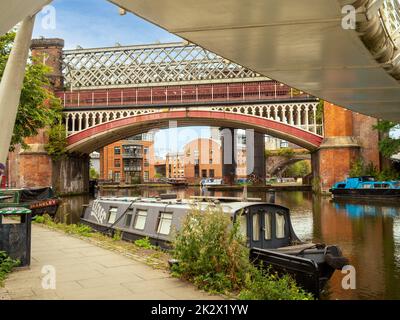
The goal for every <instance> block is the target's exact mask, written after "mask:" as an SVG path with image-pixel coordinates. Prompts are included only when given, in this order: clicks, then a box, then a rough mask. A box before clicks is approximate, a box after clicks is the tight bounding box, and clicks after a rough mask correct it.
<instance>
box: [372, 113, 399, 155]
mask: <svg viewBox="0 0 400 320" xmlns="http://www.w3.org/2000/svg"><path fill="white" fill-rule="evenodd" d="M398 128H399V124H398V123H395V122H392V121H386V120H380V121H378V124H377V125H375V126H374V129H375V130H378V131H379V132H380V133H381V135H382V138H381V140H380V141H379V151H380V152H381V153H382V155H383V156H384V157H386V158H391V157H392V156H393V155H395V154H397V153H399V152H400V139H395V138H392V137H391V136H390V133H391V131H392V130H394V129H398Z"/></svg>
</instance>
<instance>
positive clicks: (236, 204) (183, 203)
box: [97, 196, 286, 213]
mask: <svg viewBox="0 0 400 320" xmlns="http://www.w3.org/2000/svg"><path fill="white" fill-rule="evenodd" d="M97 200H100V201H107V202H117V203H126V202H132V204H141V205H149V206H168V208H170V209H172V208H174V207H175V208H182V207H186V208H190V207H191V206H192V205H194V204H197V205H201V206H202V207H208V206H210V205H216V204H218V205H220V206H221V207H222V208H223V210H224V211H231V212H232V213H234V212H237V211H238V210H241V209H244V208H247V207H250V206H254V205H260V204H269V205H271V206H274V207H281V208H284V209H286V208H285V207H283V206H280V205H277V204H274V203H267V202H250V201H232V202H219V201H215V200H214V201H198V200H196V199H160V198H143V197H109V196H107V197H99V198H98V199H97Z"/></svg>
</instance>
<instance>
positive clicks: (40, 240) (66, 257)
mask: <svg viewBox="0 0 400 320" xmlns="http://www.w3.org/2000/svg"><path fill="white" fill-rule="evenodd" d="M53 271H55V277H52V275H53ZM42 272H43V273H42ZM54 279H55V281H53V280H54ZM2 299H17V300H26V299H29V300H52V299H71V300H92V299H101V300H115V299H121V300H122V299H123V300H126V299H129V300H180V299H185V300H186V299H193V300H203V299H204V300H206V299H207V300H208V299H222V298H221V297H220V296H215V295H209V294H207V293H205V292H202V291H200V290H198V289H197V288H195V287H194V286H193V285H191V284H189V283H187V282H185V281H182V280H180V279H176V278H173V277H171V276H170V274H169V273H168V272H166V271H165V270H157V269H153V268H151V267H150V266H148V265H146V264H145V263H143V262H141V261H136V260H134V259H131V258H128V257H126V256H124V255H121V254H118V253H116V252H113V251H110V250H107V249H104V248H100V247H98V246H96V245H94V244H92V243H88V242H86V241H84V240H81V239H77V238H75V237H72V236H69V235H67V234H64V233H62V232H58V231H54V230H49V229H47V228H45V227H41V226H38V225H33V226H32V259H31V266H30V268H25V269H21V270H18V271H15V272H13V273H11V274H10V275H9V277H8V278H7V280H6V281H5V286H4V287H3V288H0V300H2Z"/></svg>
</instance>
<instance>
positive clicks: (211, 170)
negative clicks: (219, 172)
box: [210, 169, 215, 178]
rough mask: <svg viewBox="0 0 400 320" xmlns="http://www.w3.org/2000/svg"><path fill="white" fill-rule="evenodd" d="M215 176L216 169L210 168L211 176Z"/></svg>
mask: <svg viewBox="0 0 400 320" xmlns="http://www.w3.org/2000/svg"><path fill="white" fill-rule="evenodd" d="M214 177H215V173H214V169H210V178H214Z"/></svg>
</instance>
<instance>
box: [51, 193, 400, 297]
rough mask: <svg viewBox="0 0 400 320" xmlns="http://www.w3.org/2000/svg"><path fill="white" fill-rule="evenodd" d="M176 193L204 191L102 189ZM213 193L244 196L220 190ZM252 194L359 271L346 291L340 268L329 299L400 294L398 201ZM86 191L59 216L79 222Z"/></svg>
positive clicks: (181, 195) (305, 236) (331, 283)
mask: <svg viewBox="0 0 400 320" xmlns="http://www.w3.org/2000/svg"><path fill="white" fill-rule="evenodd" d="M162 193H176V194H177V195H178V197H179V198H188V197H190V196H193V195H200V193H201V190H200V189H199V188H197V187H196V188H186V189H172V188H168V187H166V188H141V189H115V190H103V191H102V192H101V194H100V195H113V196H138V195H141V196H146V197H147V196H157V195H159V194H162ZM209 195H215V196H221V195H224V196H240V195H241V194H240V193H234V192H224V193H221V192H217V193H210V194H209ZM248 196H249V197H258V198H261V199H262V200H264V201H265V200H267V201H275V203H277V204H281V205H283V206H286V207H288V208H290V209H291V216H292V223H293V227H294V230H295V232H296V234H297V235H298V237H299V238H300V239H302V240H307V241H312V242H314V243H326V244H337V245H339V246H340V247H341V249H342V251H343V254H344V255H345V256H346V257H348V258H349V260H350V264H351V265H352V266H354V267H355V270H356V289H355V290H352V289H350V290H344V289H343V288H342V285H341V283H342V279H343V277H344V274H342V273H341V272H340V271H336V272H335V274H334V275H333V277H332V278H331V280H330V281H329V283H328V286H327V292H326V294H325V295H324V298H325V299H400V203H391V204H388V203H369V202H364V203H362V202H334V201H332V199H330V198H327V197H317V196H314V195H312V193H310V192H278V193H276V194H275V195H273V194H268V193H262V192H257V193H251V192H249V194H248ZM89 201H90V199H89V197H87V196H80V197H69V198H65V199H63V204H62V206H61V207H60V209H59V212H58V213H57V216H56V218H57V219H58V220H59V221H63V222H66V223H76V222H78V221H79V217H80V214H81V212H82V205H83V204H86V203H88V202H89Z"/></svg>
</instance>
